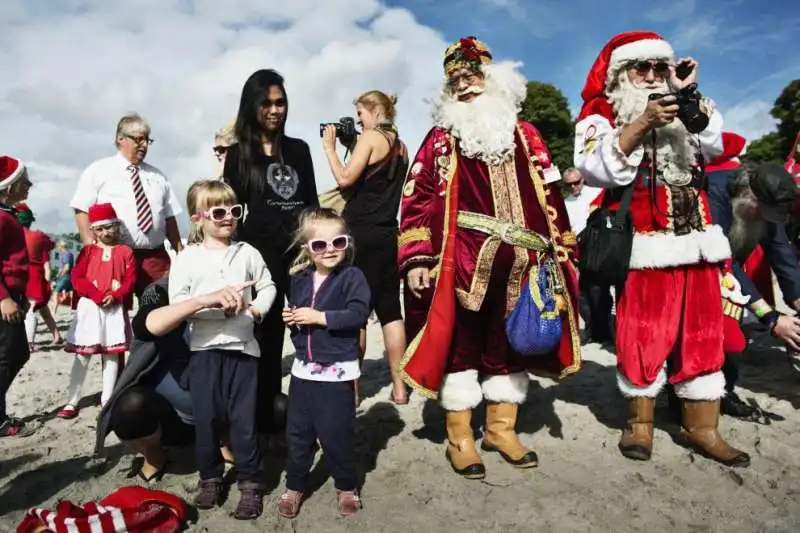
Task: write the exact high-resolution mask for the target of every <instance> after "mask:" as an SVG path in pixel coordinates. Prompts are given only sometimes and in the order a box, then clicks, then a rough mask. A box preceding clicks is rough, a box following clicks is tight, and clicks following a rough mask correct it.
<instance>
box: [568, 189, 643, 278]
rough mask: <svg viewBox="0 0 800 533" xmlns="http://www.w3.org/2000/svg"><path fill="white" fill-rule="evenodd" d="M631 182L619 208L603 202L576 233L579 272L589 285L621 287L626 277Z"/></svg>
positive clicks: (628, 254)
mask: <svg viewBox="0 0 800 533" xmlns="http://www.w3.org/2000/svg"><path fill="white" fill-rule="evenodd" d="M632 197H633V184H630V185H628V186H627V187H626V188H625V191H624V192H623V193H622V200H621V202H620V204H619V208H618V209H617V210H616V211H614V210H612V209H609V208H608V207H607V206H606V205H605V204H606V201H605V200H606V199H605V198H604V201H603V205H602V206H600V207H599V208H597V209H595V211H594V212H593V213H592V214H591V215H589V218H588V219H587V221H586V227H585V228H584V230H583V231H581V232H580V234H579V235H578V250H579V253H580V256H579V257H580V259H579V261H578V271H579V273H580V276H581V278H582V279H585V280H586V282H587V283H589V284H590V285H606V286H622V285H623V284H624V283H625V279H626V278H627V277H628V268H629V266H630V262H631V248H632V247H633V221H632V219H631V215H630V205H631V199H632Z"/></svg>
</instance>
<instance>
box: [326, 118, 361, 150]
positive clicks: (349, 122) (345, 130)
mask: <svg viewBox="0 0 800 533" xmlns="http://www.w3.org/2000/svg"><path fill="white" fill-rule="evenodd" d="M328 126H334V127H335V128H336V138H337V139H339V140H340V141H342V144H343V145H345V146H352V145H353V143H354V142H355V140H356V137H357V136H358V132H357V131H356V121H355V119H354V118H353V117H342V118H340V119H339V122H329V123H326V124H320V125H319V136H320V137H322V135H323V134H324V133H325V128H326V127H328Z"/></svg>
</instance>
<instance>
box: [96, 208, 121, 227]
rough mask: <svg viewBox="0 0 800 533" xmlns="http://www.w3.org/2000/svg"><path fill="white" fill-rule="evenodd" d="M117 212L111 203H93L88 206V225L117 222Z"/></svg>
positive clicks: (104, 224)
mask: <svg viewBox="0 0 800 533" xmlns="http://www.w3.org/2000/svg"><path fill="white" fill-rule="evenodd" d="M118 221H119V220H118V219H117V212H116V211H114V206H113V205H111V204H107V203H106V204H94V205H93V206H91V207H89V225H90V226H91V227H93V228H96V227H98V226H107V225H109V224H112V223H114V222H118Z"/></svg>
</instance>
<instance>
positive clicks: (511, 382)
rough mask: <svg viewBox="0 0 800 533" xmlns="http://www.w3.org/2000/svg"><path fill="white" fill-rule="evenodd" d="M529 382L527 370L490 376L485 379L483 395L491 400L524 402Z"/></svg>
mask: <svg viewBox="0 0 800 533" xmlns="http://www.w3.org/2000/svg"><path fill="white" fill-rule="evenodd" d="M528 383H530V378H529V377H528V374H527V372H517V373H516V374H508V375H506V376H489V377H487V378H486V379H484V380H483V384H482V387H483V396H484V398H486V399H487V400H488V401H490V402H497V403H523V402H524V401H525V398H526V397H527V396H528Z"/></svg>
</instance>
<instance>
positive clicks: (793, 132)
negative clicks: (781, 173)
mask: <svg viewBox="0 0 800 533" xmlns="http://www.w3.org/2000/svg"><path fill="white" fill-rule="evenodd" d="M769 114H770V115H772V116H773V117H774V118H775V119H776V120H777V121H778V131H774V132H771V133H767V134H766V135H764V136H763V137H761V138H760V139H757V140H755V141H753V142H752V143H750V145H749V146H748V147H747V152H746V153H745V155H744V159H745V160H747V161H778V162H782V161H784V160H785V159H786V156H787V155H788V154H789V151H791V149H792V147H793V146H794V141H795V138H796V137H797V132H798V131H800V79H798V80H793V81H791V82H790V83H789V84H788V85H787V86H786V87H784V88H783V91H781V94H780V95H779V96H778V98H777V99H776V100H775V105H773V107H772V109H771V110H770V112H769Z"/></svg>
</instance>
